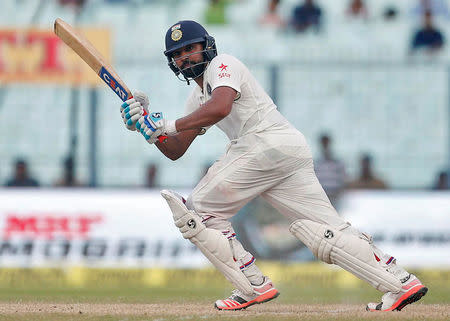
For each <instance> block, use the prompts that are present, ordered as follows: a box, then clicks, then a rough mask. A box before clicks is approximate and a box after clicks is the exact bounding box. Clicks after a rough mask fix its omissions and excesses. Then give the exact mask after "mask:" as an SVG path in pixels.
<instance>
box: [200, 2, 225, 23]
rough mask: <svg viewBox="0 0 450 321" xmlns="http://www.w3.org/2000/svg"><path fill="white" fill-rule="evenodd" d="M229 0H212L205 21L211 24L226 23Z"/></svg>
mask: <svg viewBox="0 0 450 321" xmlns="http://www.w3.org/2000/svg"><path fill="white" fill-rule="evenodd" d="M228 3H229V0H210V1H209V4H208V7H207V8H206V12H205V22H206V23H207V24H210V25H225V24H227V23H228V21H227V19H226V8H227V5H228Z"/></svg>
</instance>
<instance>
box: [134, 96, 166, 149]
mask: <svg viewBox="0 0 450 321" xmlns="http://www.w3.org/2000/svg"><path fill="white" fill-rule="evenodd" d="M129 99H131V98H129ZM145 115H148V113H147V111H146V110H145V109H144V114H143V115H142V116H145ZM158 140H159V142H160V143H165V142H166V140H167V136H163V135H160V136H158Z"/></svg>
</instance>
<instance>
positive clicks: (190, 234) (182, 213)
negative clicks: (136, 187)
mask: <svg viewBox="0 0 450 321" xmlns="http://www.w3.org/2000/svg"><path fill="white" fill-rule="evenodd" d="M161 195H162V196H163V197H164V198H165V199H166V201H167V204H169V207H170V209H171V211H172V214H173V220H174V222H175V225H176V226H177V227H178V228H179V230H180V232H181V234H182V235H183V237H184V238H185V239H188V240H190V241H191V242H192V243H193V244H195V245H196V246H197V247H198V248H199V249H200V251H201V252H202V253H203V254H204V255H205V256H206V257H207V258H208V260H209V261H210V262H211V263H212V264H213V265H214V266H215V267H216V268H217V269H218V270H219V271H220V272H222V273H223V275H224V276H225V277H226V278H227V279H228V280H229V281H230V282H231V283H233V284H234V285H235V286H236V288H238V289H239V290H240V291H242V292H243V293H244V294H246V295H249V296H251V295H252V294H253V287H252V285H251V284H250V281H249V280H248V279H247V278H246V277H245V275H244V274H243V273H242V272H241V270H240V269H239V266H238V264H237V263H236V262H235V261H234V259H233V254H232V252H231V248H230V244H229V242H228V240H227V239H226V238H225V237H224V236H223V235H222V233H221V232H220V231H218V230H214V229H209V228H206V226H205V225H204V224H203V223H202V220H201V218H200V216H198V215H197V213H195V212H194V211H190V210H188V209H187V207H186V205H184V202H183V198H182V197H181V196H180V195H179V194H177V193H175V192H172V191H168V190H162V191H161Z"/></svg>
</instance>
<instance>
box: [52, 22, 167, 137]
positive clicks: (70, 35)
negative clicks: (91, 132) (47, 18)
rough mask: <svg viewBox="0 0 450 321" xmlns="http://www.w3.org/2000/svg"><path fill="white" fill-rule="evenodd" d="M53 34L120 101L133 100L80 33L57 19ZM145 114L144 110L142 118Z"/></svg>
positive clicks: (127, 90) (110, 68)
mask: <svg viewBox="0 0 450 321" xmlns="http://www.w3.org/2000/svg"><path fill="white" fill-rule="evenodd" d="M53 28H54V32H55V34H56V35H57V36H58V37H59V38H60V39H61V40H62V41H63V42H64V43H65V44H66V45H68V46H69V47H70V48H71V49H72V50H73V51H75V53H76V54H77V55H78V56H80V58H81V59H83V60H84V61H85V62H86V63H87V64H88V65H89V67H91V69H92V70H94V71H95V72H96V73H97V75H98V76H99V77H100V78H101V79H102V80H103V81H104V82H105V83H106V84H107V85H108V86H109V87H110V88H111V89H112V90H113V91H114V92H115V93H116V95H117V96H119V98H120V99H121V100H122V101H127V100H128V99H131V98H133V94H132V93H131V91H130V90H129V89H128V87H127V86H126V85H125V83H124V82H123V81H122V79H120V77H119V75H117V73H116V72H115V71H114V69H113V67H112V66H111V65H110V64H108V63H107V62H106V60H105V58H104V57H103V56H102V54H101V53H100V52H98V50H97V49H95V47H94V45H93V44H92V43H90V42H89V40H87V39H86V37H84V36H83V35H82V34H81V33H78V32H77V31H76V30H75V29H74V28H73V27H72V26H71V25H70V24H68V23H67V22H65V21H64V20H62V19H60V18H58V19H56V20H55V23H54V26H53ZM146 114H147V112H146V111H145V110H144V116H145V115H146ZM158 139H159V141H160V142H165V141H166V139H167V136H158Z"/></svg>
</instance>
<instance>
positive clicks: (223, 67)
mask: <svg viewBox="0 0 450 321" xmlns="http://www.w3.org/2000/svg"><path fill="white" fill-rule="evenodd" d="M227 68H228V65H224V64H223V63H222V64H221V65H220V66H219V69H220V72H224V71H227Z"/></svg>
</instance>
